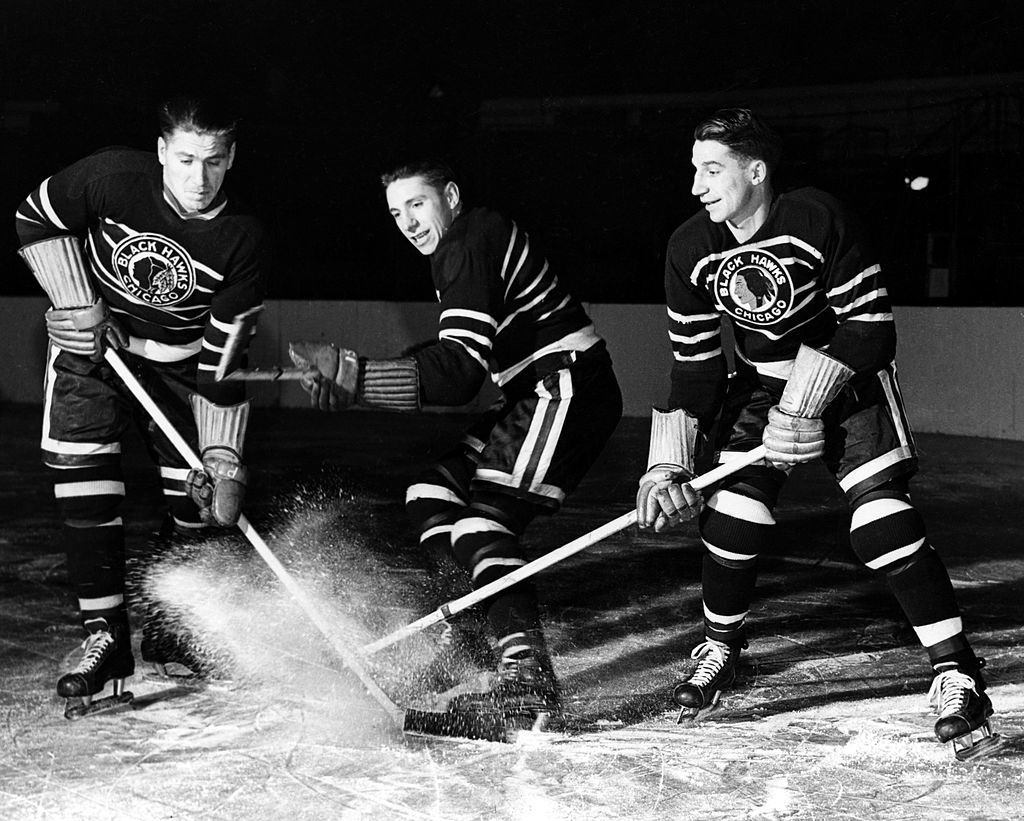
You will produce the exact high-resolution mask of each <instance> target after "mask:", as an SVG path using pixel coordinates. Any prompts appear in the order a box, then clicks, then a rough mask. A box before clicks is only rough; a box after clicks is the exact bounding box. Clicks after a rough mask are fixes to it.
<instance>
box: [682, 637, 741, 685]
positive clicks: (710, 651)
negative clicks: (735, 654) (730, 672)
mask: <svg viewBox="0 0 1024 821" xmlns="http://www.w3.org/2000/svg"><path fill="white" fill-rule="evenodd" d="M730 653H731V650H730V649H729V645H727V644H722V643H721V642H718V641H712V640H711V639H708V640H707V641H705V642H704V643H703V644H698V645H697V646H696V647H694V648H693V652H692V653H690V658H692V659H699V661H698V663H697V669H696V670H694V671H693V675H692V676H690V678H689V682H688V683H689V684H692V685H694V686H695V687H705V686H707V684H708V683H709V682H710V681H711V680H712V679H713V678H714V677H715V676H717V675H718V674H719V673H720V672H721V671H722V668H723V667H725V663H726V662H727V661H728V660H729V654H730Z"/></svg>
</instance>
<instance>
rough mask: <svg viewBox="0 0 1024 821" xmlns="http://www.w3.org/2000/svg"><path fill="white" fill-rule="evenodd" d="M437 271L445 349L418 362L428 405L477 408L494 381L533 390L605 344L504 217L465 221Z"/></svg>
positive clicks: (451, 236) (449, 237) (474, 214)
mask: <svg viewBox="0 0 1024 821" xmlns="http://www.w3.org/2000/svg"><path fill="white" fill-rule="evenodd" d="M431 271H432V275H433V279H434V287H435V289H436V290H437V295H438V300H439V302H440V320H439V325H438V345H437V346H435V347H434V348H433V349H427V350H426V351H423V352H421V353H420V354H418V355H417V358H418V360H419V361H420V366H421V367H420V376H421V384H422V385H423V386H424V399H425V401H428V402H431V401H437V397H438V396H441V395H444V396H446V397H448V398H449V399H450V398H451V397H453V396H458V397H459V398H461V399H462V400H463V401H469V399H472V397H473V396H474V395H475V393H476V392H477V391H478V390H479V389H480V386H481V384H482V383H483V380H484V379H485V378H486V377H487V376H490V377H491V379H492V380H493V381H494V382H495V384H497V385H498V386H499V387H503V386H505V385H508V384H509V383H511V382H512V381H513V380H516V379H523V380H526V381H528V382H529V383H530V384H533V382H535V381H536V380H537V379H538V378H541V377H542V376H543V375H544V374H546V373H547V372H549V371H550V370H555V369H557V368H559V367H562V366H563V365H564V362H565V354H566V352H572V351H582V350H586V349H587V348H589V347H590V346H591V345H593V344H595V343H596V342H597V341H598V337H597V335H596V334H595V332H594V330H593V326H592V324H591V322H590V320H589V318H588V317H587V314H586V312H585V311H584V310H583V307H582V305H581V304H580V303H579V302H578V301H577V300H576V299H575V298H574V297H573V296H572V295H571V294H570V293H569V292H568V291H567V290H566V289H565V288H564V287H563V285H562V284H561V282H560V281H559V279H558V277H557V276H556V275H555V273H554V271H553V270H552V268H551V266H550V264H549V262H548V260H547V258H546V257H545V256H544V254H543V253H542V252H541V251H540V250H539V249H538V248H537V247H536V245H535V244H534V243H533V241H532V240H531V238H530V236H529V235H528V234H527V232H526V231H524V230H523V229H522V227H521V226H519V225H518V224H517V223H515V222H514V221H512V220H509V219H507V218H505V217H504V216H503V215H501V214H499V213H498V212H496V211H492V210H490V209H486V208H474V209H471V210H470V211H469V212H468V213H466V214H464V215H462V216H460V217H459V218H458V219H457V220H456V221H455V223H454V224H453V226H452V228H451V229H450V230H449V232H448V234H446V235H445V237H444V239H443V240H442V243H441V245H439V248H438V250H437V251H436V252H435V253H434V255H433V257H432V259H431ZM455 374H458V375H459V376H460V377H461V379H460V385H456V384H454V382H453V377H454V375H455ZM442 383H444V385H443V387H442ZM467 395H468V398H466V397H467Z"/></svg>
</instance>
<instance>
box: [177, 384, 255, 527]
mask: <svg viewBox="0 0 1024 821" xmlns="http://www.w3.org/2000/svg"><path fill="white" fill-rule="evenodd" d="M191 402H192V410H193V413H194V415H195V418H196V426H197V427H198V429H199V448H200V452H201V459H202V462H203V469H202V470H192V471H190V472H189V474H188V478H187V479H186V489H187V492H188V495H189V498H190V499H192V501H193V502H195V504H196V507H198V508H199V518H200V519H201V520H202V521H203V523H204V524H208V525H219V526H221V527H232V526H233V525H236V524H238V518H239V516H241V514H242V504H243V503H244V501H245V486H246V483H247V481H248V478H249V474H248V471H247V470H246V469H245V468H244V467H243V466H242V445H243V443H244V441H245V429H246V424H247V422H248V419H249V403H248V402H243V403H241V404H239V405H232V406H230V407H223V406H220V405H214V404H213V403H212V402H209V401H207V400H206V399H204V398H203V397H201V396H197V395H193V396H192V397H191Z"/></svg>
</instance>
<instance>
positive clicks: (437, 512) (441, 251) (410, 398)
mask: <svg viewBox="0 0 1024 821" xmlns="http://www.w3.org/2000/svg"><path fill="white" fill-rule="evenodd" d="M382 182H383V184H384V186H385V189H386V196H387V203H388V208H389V209H390V212H391V216H392V217H393V218H394V220H395V224H396V225H397V226H398V229H399V230H400V231H401V232H402V234H403V236H405V237H406V238H407V239H408V240H409V241H410V242H411V243H412V244H413V246H414V247H415V248H416V249H417V250H418V251H419V252H420V253H421V254H423V255H424V256H428V257H430V269H431V275H432V277H433V283H434V287H435V289H436V292H437V296H438V300H439V302H440V324H439V328H438V335H437V339H436V340H435V341H434V342H433V343H431V344H428V345H426V346H424V347H421V348H420V349H419V350H416V351H415V353H411V354H409V355H407V356H401V357H398V358H395V359H387V360H373V359H365V358H360V357H359V356H358V355H357V354H356V353H355V352H353V351H349V350H344V349H342V350H337V349H335V348H333V347H331V346H325V345H322V344H316V343H308V342H304V343H293V345H292V358H293V360H294V361H295V363H296V364H297V365H299V366H300V367H313V368H314V370H312V371H311V373H310V376H309V378H308V379H306V380H305V381H304V386H305V388H306V389H307V390H308V391H309V392H310V395H311V398H312V403H313V406H314V407H320V408H322V409H328V408H329V409H334V410H340V409H343V408H345V407H348V406H350V405H352V404H361V405H366V406H370V407H375V408H383V409H389V410H396V411H403V410H404V411H415V410H417V409H418V408H419V407H421V406H422V405H424V404H433V405H448V406H457V405H463V404H466V403H468V402H470V401H471V400H473V399H474V398H475V397H476V395H477V393H478V392H479V390H480V388H481V386H482V385H483V383H484V380H485V379H486V378H487V377H490V378H491V379H492V380H493V381H494V383H495V384H496V385H497V386H498V387H499V388H500V389H501V393H502V398H503V402H502V403H501V406H500V407H499V408H497V409H496V410H493V411H490V412H488V413H486V414H484V415H483V416H482V418H480V419H479V420H478V421H477V422H476V423H475V424H473V425H472V426H471V427H470V428H469V429H468V430H467V432H466V434H465V437H464V439H463V440H462V443H461V446H460V447H459V448H458V449H457V450H456V451H455V452H453V453H450V454H448V455H447V456H445V457H444V458H442V459H441V460H440V461H439V462H438V463H437V464H436V465H434V466H433V467H432V468H431V469H430V470H428V471H427V472H426V473H425V474H424V475H423V476H421V477H419V478H418V479H417V481H416V482H415V483H414V484H412V485H411V486H410V487H409V489H408V492H407V495H406V509H407V511H408V513H409V516H410V518H411V519H412V521H413V522H414V524H415V525H416V526H417V527H418V529H419V531H420V534H421V535H420V544H421V546H422V548H423V549H424V551H425V552H426V553H427V554H428V555H434V556H446V555H452V556H454V558H455V560H456V561H457V562H458V564H459V565H461V566H462V567H463V568H465V569H466V570H467V571H469V572H470V573H471V574H472V583H473V585H474V588H479V587H482V586H483V585H485V584H487V583H489V582H491V581H493V580H495V579H497V578H499V577H501V576H503V575H505V574H507V573H509V572H511V571H513V570H515V569H516V568H518V567H521V566H522V565H524V564H525V563H526V559H525V557H524V554H523V550H522V548H521V546H520V543H519V540H520V537H521V536H522V535H523V532H524V531H525V530H526V527H527V525H528V524H529V523H530V522H531V521H532V520H533V519H534V518H535V517H536V516H538V515H541V514H551V513H554V512H555V511H557V510H558V509H559V507H560V506H561V504H562V502H563V500H564V499H565V496H566V494H568V493H569V492H571V491H572V490H573V489H574V488H575V487H576V485H577V484H578V483H579V481H580V480H581V479H582V477H583V475H584V474H585V473H586V471H587V470H588V468H589V467H590V465H591V464H592V463H593V461H594V459H595V458H596V457H597V455H598V454H599V453H600V451H601V449H602V448H603V447H604V445H605V443H606V442H607V440H608V438H609V437H610V436H611V434H612V432H613V430H614V429H615V426H616V425H617V423H618V421H619V418H620V416H621V414H622V396H621V394H620V392H619V387H618V383H617V381H616V378H615V375H614V373H613V371H612V364H611V359H610V357H609V355H608V352H607V350H606V346H605V343H604V341H603V340H602V339H601V337H599V336H598V335H597V333H596V332H595V330H594V326H593V324H592V323H591V321H590V319H589V318H588V316H587V314H586V313H585V311H584V310H583V307H582V306H581V305H580V303H579V302H578V301H577V300H576V299H575V298H574V297H573V296H572V295H571V294H570V293H569V292H568V291H567V290H566V289H565V288H564V287H563V285H562V284H561V283H560V282H559V280H558V278H557V277H556V276H555V273H554V272H553V271H552V269H551V268H550V267H549V265H548V262H547V260H546V259H545V258H544V256H543V255H542V253H541V252H540V251H539V250H538V248H537V246H536V244H535V243H534V242H533V241H532V240H531V238H530V237H529V236H528V235H527V233H526V232H525V231H524V230H523V229H522V228H521V227H520V226H519V225H518V224H516V223H515V222H513V221H512V220H510V219H508V218H506V217H505V216H503V215H502V214H500V213H497V212H496V211H493V210H490V209H488V208H485V207H469V206H468V205H467V204H466V202H465V201H464V200H463V198H462V192H461V191H460V189H459V186H458V184H457V183H456V182H455V180H454V179H453V175H452V172H451V170H450V169H449V168H448V167H447V166H445V165H443V164H441V163H435V162H420V163H414V164H410V165H404V166H401V167H399V168H396V169H395V170H393V171H391V172H390V173H387V174H385V175H384V176H383V177H382ZM484 609H485V612H486V618H487V621H488V622H489V624H490V627H491V629H492V631H493V634H494V637H495V638H496V640H497V641H496V650H497V655H498V657H499V660H498V664H497V672H498V677H497V680H498V683H497V685H496V687H495V690H494V691H493V692H492V693H489V694H485V695H484V696H482V697H481V698H478V699H472V698H471V699H466V698H463V699H462V700H461V701H460V703H459V709H466V710H492V711H500V712H502V713H504V714H505V715H506V717H507V719H508V720H509V722H510V724H512V725H513V726H516V727H528V728H536V727H540V726H542V725H543V724H544V723H545V722H546V721H547V720H548V719H549V718H550V717H551V716H552V715H554V714H557V713H558V712H559V710H560V701H559V691H558V685H557V680H556V677H555V674H554V671H553V669H552V665H551V660H550V657H549V653H548V649H547V647H546V645H545V640H544V635H543V632H542V627H541V620H540V614H539V612H538V604H537V596H536V593H535V591H534V588H533V586H532V585H531V584H530V583H529V582H520V583H518V584H516V585H513V586H512V587H510V588H508V589H507V590H505V591H503V592H502V593H499V594H497V595H496V596H494V597H492V598H490V599H489V600H487V601H486V602H485V606H484Z"/></svg>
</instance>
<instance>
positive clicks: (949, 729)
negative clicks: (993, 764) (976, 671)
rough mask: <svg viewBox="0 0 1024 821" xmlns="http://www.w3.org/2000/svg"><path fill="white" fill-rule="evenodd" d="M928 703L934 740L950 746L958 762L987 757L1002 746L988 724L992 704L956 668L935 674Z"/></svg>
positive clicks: (972, 682)
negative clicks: (932, 713) (933, 714)
mask: <svg viewBox="0 0 1024 821" xmlns="http://www.w3.org/2000/svg"><path fill="white" fill-rule="evenodd" d="M940 667H941V665H940ZM928 701H929V702H930V703H931V705H932V707H933V708H934V709H935V712H936V713H938V716H939V720H938V721H936V722H935V737H936V738H938V739H939V741H941V742H942V743H943V744H945V743H947V742H949V741H952V742H953V753H954V755H956V758H957V760H958V761H967V760H969V759H972V758H978V757H981V756H985V755H990V754H991V753H993V752H995V751H996V750H997V749H999V747H1000V746H1001V745H1002V739H1001V738H1000V737H999V735H998V734H993V732H992V727H991V726H990V724H989V721H988V719H989V716H991V715H992V712H993V710H992V701H991V700H990V699H989V697H988V695H986V694H985V693H984V692H981V693H979V692H978V689H977V682H975V680H974V679H973V678H971V677H970V676H969V675H967V674H966V673H964V672H962V671H961V670H959V669H958V668H956V667H951V668H950V669H946V670H942V669H939V670H938V675H936V676H935V679H934V680H933V681H932V686H931V689H930V690H929V691H928Z"/></svg>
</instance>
